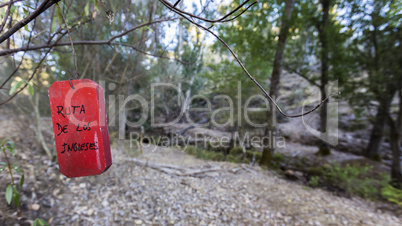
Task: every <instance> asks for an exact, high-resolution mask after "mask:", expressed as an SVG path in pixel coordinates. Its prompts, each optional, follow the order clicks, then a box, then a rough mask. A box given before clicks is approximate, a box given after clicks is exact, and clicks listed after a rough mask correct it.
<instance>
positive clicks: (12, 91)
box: [10, 81, 24, 96]
mask: <svg viewBox="0 0 402 226" xmlns="http://www.w3.org/2000/svg"><path fill="white" fill-rule="evenodd" d="M23 82H24V81H19V82H17V83H15V85H13V86H12V87H11V89H10V96H11V95H13V94H14V93H15V91H16V90H17V89H18V88H19V87H20V86H21V84H22V83H23Z"/></svg>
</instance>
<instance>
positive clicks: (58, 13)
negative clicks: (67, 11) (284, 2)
mask: <svg viewBox="0 0 402 226" xmlns="http://www.w3.org/2000/svg"><path fill="white" fill-rule="evenodd" d="M56 16H57V21H58V22H59V25H60V26H61V24H62V23H63V15H62V14H61V11H60V8H59V7H57V8H56Z"/></svg>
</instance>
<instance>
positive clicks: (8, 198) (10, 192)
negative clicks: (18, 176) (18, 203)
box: [6, 184, 13, 205]
mask: <svg viewBox="0 0 402 226" xmlns="http://www.w3.org/2000/svg"><path fill="white" fill-rule="evenodd" d="M12 197H13V186H12V185H11V184H8V186H7V188H6V201H7V203H8V205H10V204H11V199H12Z"/></svg>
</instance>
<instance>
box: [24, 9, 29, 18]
mask: <svg viewBox="0 0 402 226" xmlns="http://www.w3.org/2000/svg"><path fill="white" fill-rule="evenodd" d="M23 10H24V17H27V16H29V11H28V9H26V8H23Z"/></svg>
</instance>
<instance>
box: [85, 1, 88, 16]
mask: <svg viewBox="0 0 402 226" xmlns="http://www.w3.org/2000/svg"><path fill="white" fill-rule="evenodd" d="M84 12H85V15H89V2H88V3H87V4H86V5H85V7H84Z"/></svg>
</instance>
